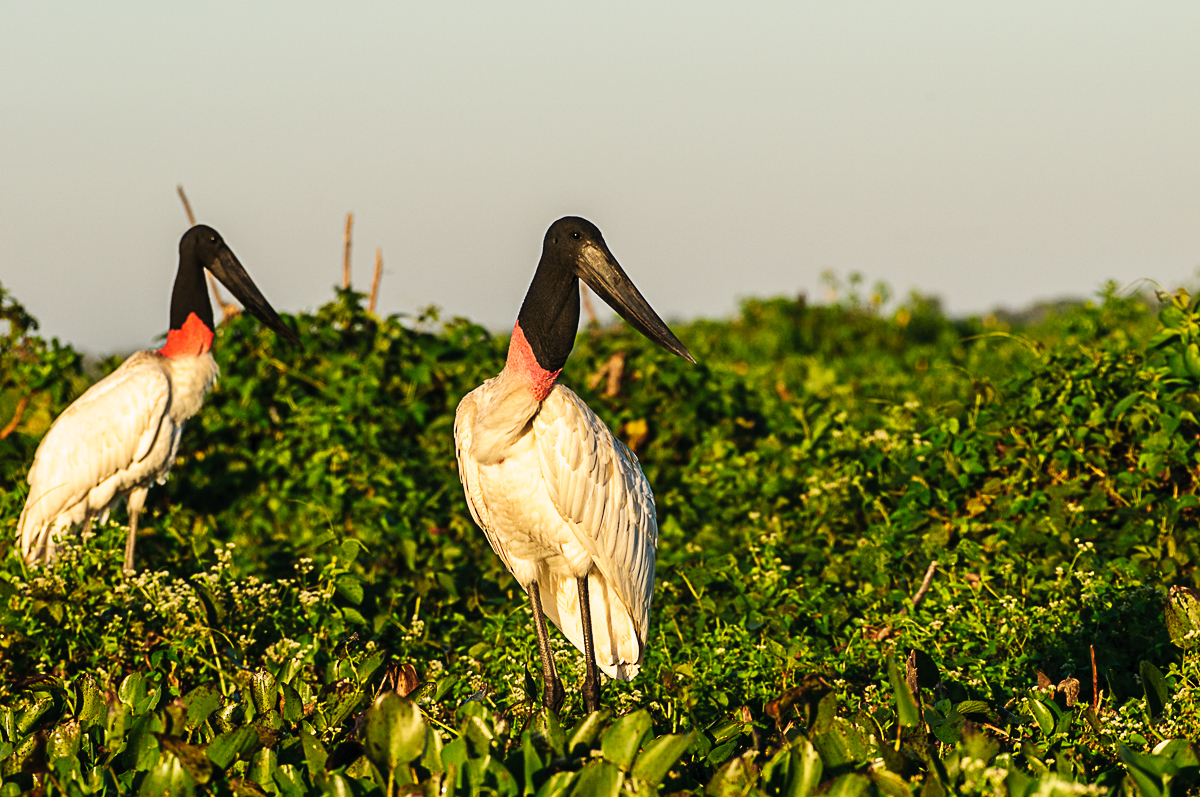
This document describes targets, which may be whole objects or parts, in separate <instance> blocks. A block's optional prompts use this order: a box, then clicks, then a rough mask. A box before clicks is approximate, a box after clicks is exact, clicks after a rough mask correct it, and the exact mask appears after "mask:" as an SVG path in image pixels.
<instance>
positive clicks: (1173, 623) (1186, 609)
mask: <svg viewBox="0 0 1200 797" xmlns="http://www.w3.org/2000/svg"><path fill="white" fill-rule="evenodd" d="M1166 622H1167V633H1169V634H1170V635H1171V641H1172V642H1174V643H1175V644H1176V645H1178V646H1179V647H1181V648H1183V649H1184V650H1190V649H1191V648H1194V647H1196V646H1197V645H1200V591H1197V590H1194V589H1192V588H1190V587H1181V586H1178V585H1176V586H1173V587H1171V591H1170V592H1169V593H1168V595H1167V610H1166Z"/></svg>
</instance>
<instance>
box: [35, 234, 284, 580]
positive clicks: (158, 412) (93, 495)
mask: <svg viewBox="0 0 1200 797" xmlns="http://www.w3.org/2000/svg"><path fill="white" fill-rule="evenodd" d="M206 268H207V269H208V270H209V271H210V272H212V274H213V276H215V277H216V278H217V279H218V280H220V281H221V284H223V285H224V286H225V287H226V288H228V289H229V290H230V291H231V292H232V293H233V295H234V296H235V297H237V298H238V300H240V301H241V302H242V304H243V306H245V308H246V309H247V310H248V311H249V312H250V313H252V314H253V315H254V316H255V317H257V318H258V319H259V320H260V321H262V322H263V323H264V324H266V325H267V326H268V327H270V328H271V329H273V330H275V331H276V332H277V333H279V334H280V335H282V336H283V337H284V338H286V339H287V340H289V341H291V342H292V343H299V342H300V339H299V338H298V337H297V336H296V333H294V332H293V331H292V330H291V329H289V328H288V327H287V325H285V324H284V323H283V319H281V318H280V317H279V315H278V314H277V313H276V312H275V310H274V309H273V308H272V307H271V305H270V304H269V303H268V302H267V300H266V299H265V298H264V297H263V295H262V293H261V292H259V290H258V288H257V287H256V286H255V284H254V282H253V280H251V279H250V275H249V274H247V273H246V269H244V268H243V267H242V264H241V263H240V262H239V261H238V259H237V257H236V256H235V255H234V254H233V251H232V250H230V248H229V246H228V245H227V244H226V243H225V241H224V240H223V239H222V238H221V235H220V233H218V232H217V231H216V230H214V229H213V228H212V227H207V226H205V225H203V224H200V225H197V226H195V227H192V228H191V229H190V230H188V231H187V232H186V233H184V235H183V238H182V239H180V241H179V271H178V272H177V273H176V276H175V287H174V289H173V290H172V293H171V327H170V329H169V330H168V332H167V341H166V345H164V346H163V347H162V348H161V349H159V350H157V351H139V352H135V353H134V354H132V355H130V356H129V358H128V359H126V360H125V362H123V363H121V365H120V367H118V368H117V370H115V371H113V372H112V373H111V374H109V375H108V376H106V377H105V378H104V379H101V380H100V381H99V382H97V383H96V384H94V385H92V386H91V387H90V388H88V390H87V391H86V392H85V393H84V394H83V395H82V396H80V397H79V398H77V399H76V400H75V401H74V402H72V403H71V405H70V406H69V407H67V408H66V409H65V410H64V411H63V413H62V414H61V415H59V416H58V418H57V419H55V421H54V423H53V424H52V425H51V427H50V430H49V431H48V432H46V436H45V437H44V438H43V439H42V442H41V443H40V444H39V445H38V448H37V453H36V454H35V455H34V458H33V466H32V467H31V468H30V470H29V477H28V478H29V495H28V497H27V498H26V501H25V509H24V510H23V511H22V512H21V519H20V522H19V524H18V533H19V534H20V537H21V553H22V554H23V555H24V557H25V561H26V562H27V563H29V564H38V563H46V562H49V561H50V560H51V559H53V558H54V556H55V555H56V553H57V549H58V547H59V546H60V544H61V542H62V539H63V537H64V535H65V534H66V533H67V531H68V530H69V529H71V528H72V527H75V526H78V525H79V524H84V533H86V531H87V529H88V528H90V525H91V522H92V519H93V518H94V517H96V516H98V515H99V516H101V519H102V520H103V518H105V517H107V516H108V512H109V510H110V509H111V508H112V507H113V505H114V504H116V503H117V502H118V501H119V500H120V499H122V498H125V499H127V501H128V508H129V537H128V539H127V540H126V543H125V565H124V570H125V572H126V573H132V572H133V569H134V568H133V549H134V545H135V543H136V541H137V527H138V514H139V513H140V512H141V510H142V506H143V504H144V503H145V501H146V494H147V493H148V492H149V490H150V485H151V484H153V483H155V482H158V483H159V484H162V483H163V482H165V481H166V478H167V474H168V472H169V471H170V470H171V464H172V463H173V462H174V461H175V454H176V452H177V451H178V449H179V438H180V436H181V435H182V433H183V425H184V422H185V421H186V420H187V419H188V418H190V417H192V416H193V415H195V414H196V413H197V412H198V411H199V410H200V406H201V405H202V404H203V403H204V396H205V395H206V394H207V393H208V391H209V390H210V389H211V388H212V386H213V383H214V382H215V381H216V379H217V373H218V369H217V363H216V361H215V360H214V359H213V356H212V353H211V349H212V342H213V330H214V329H215V328H216V326H215V324H214V323H213V311H212V305H211V304H210V303H209V300H208V287H207V286H206V285H205V282H204V270H205V269H206Z"/></svg>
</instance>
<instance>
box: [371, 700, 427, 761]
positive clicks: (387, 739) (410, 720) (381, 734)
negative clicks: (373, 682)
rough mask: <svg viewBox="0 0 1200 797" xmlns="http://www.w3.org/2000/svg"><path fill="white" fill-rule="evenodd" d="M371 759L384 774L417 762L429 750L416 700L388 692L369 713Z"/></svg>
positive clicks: (376, 701)
mask: <svg viewBox="0 0 1200 797" xmlns="http://www.w3.org/2000/svg"><path fill="white" fill-rule="evenodd" d="M363 738H364V740H365V742H366V744H365V747H366V751H367V757H368V758H370V759H371V762H372V763H374V764H375V766H377V767H379V768H380V770H382V771H384V772H390V771H391V770H394V769H396V768H397V767H399V766H401V765H404V764H408V763H409V762H410V761H414V760H416V759H417V758H418V757H419V756H420V755H421V753H422V752H424V750H425V718H424V717H422V716H421V710H420V709H419V708H417V707H416V705H414V704H413V702H412V701H410V700H406V699H405V698H402V697H400V695H398V694H396V693H395V692H385V693H384V694H382V695H380V696H379V697H378V698H376V699H375V702H374V704H373V705H372V706H371V708H370V709H368V711H367V721H366V728H365V732H364V734H363Z"/></svg>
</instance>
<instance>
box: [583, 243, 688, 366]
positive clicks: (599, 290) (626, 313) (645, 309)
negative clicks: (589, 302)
mask: <svg viewBox="0 0 1200 797" xmlns="http://www.w3.org/2000/svg"><path fill="white" fill-rule="evenodd" d="M579 269H580V273H579V278H580V279H582V280H583V281H584V282H586V283H587V284H588V287H590V288H591V289H592V290H594V291H595V292H596V295H597V296H599V297H600V298H601V299H603V300H604V301H605V303H606V304H607V305H608V306H609V307H611V308H612V309H614V310H616V311H617V314H618V315H620V316H621V318H624V319H625V320H626V321H628V322H629V325H630V326H632V327H633V328H634V329H636V330H637V331H638V332H641V333H642V334H643V335H645V336H646V337H647V338H649V339H650V340H652V341H654V342H655V343H657V344H658V345H659V346H662V347H663V348H664V349H666V350H667V351H669V352H671V353H672V354H678V355H679V356H680V357H682V358H683V359H685V360H687V361H688V362H690V363H694V362H696V358H695V357H693V356H692V355H691V353H690V352H688V350H687V349H686V348H685V347H684V345H683V344H682V343H680V342H679V338H677V337H675V333H674V332H672V331H671V330H670V329H669V328H668V327H667V325H666V324H665V323H663V320H662V319H661V318H659V317H658V313H656V312H654V308H652V307H651V306H650V304H649V303H648V302H647V301H646V300H645V298H644V297H643V296H642V294H641V291H639V290H638V289H637V286H636V285H634V284H633V281H632V280H631V279H629V276H628V275H627V274H626V273H625V270H624V269H622V268H621V264H620V263H618V262H617V259H616V258H615V257H613V256H612V252H610V251H608V247H606V246H597V245H596V244H589V245H587V246H585V247H584V248H583V253H582V255H581V256H580V258H579Z"/></svg>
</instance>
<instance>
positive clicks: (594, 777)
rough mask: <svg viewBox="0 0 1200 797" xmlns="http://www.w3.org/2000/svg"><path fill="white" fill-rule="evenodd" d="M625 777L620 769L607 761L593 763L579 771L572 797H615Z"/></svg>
mask: <svg viewBox="0 0 1200 797" xmlns="http://www.w3.org/2000/svg"><path fill="white" fill-rule="evenodd" d="M624 780H625V775H624V774H623V773H622V772H621V769H620V767H617V766H616V765H615V764H612V763H610V762H608V761H593V762H592V763H590V764H588V765H587V766H586V767H584V768H583V769H581V770H579V777H578V778H576V779H575V788H573V789H572V790H571V795H572V797H617V795H618V794H619V793H620V791H621V784H622V783H623V782H624Z"/></svg>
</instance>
